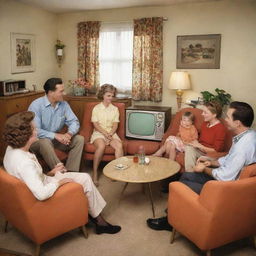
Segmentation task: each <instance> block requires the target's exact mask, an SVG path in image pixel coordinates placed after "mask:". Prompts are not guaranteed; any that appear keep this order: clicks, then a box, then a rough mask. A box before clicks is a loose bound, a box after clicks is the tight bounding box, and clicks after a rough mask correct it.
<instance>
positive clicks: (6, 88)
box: [0, 80, 29, 96]
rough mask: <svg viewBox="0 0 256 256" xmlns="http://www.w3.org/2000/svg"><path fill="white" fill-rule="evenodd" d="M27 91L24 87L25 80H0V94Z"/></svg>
mask: <svg viewBox="0 0 256 256" xmlns="http://www.w3.org/2000/svg"><path fill="white" fill-rule="evenodd" d="M26 92H29V90H28V89H26V81H25V80H5V81H0V96H8V95H13V94H16V93H26Z"/></svg>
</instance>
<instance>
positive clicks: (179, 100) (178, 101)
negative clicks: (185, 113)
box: [176, 89, 184, 109]
mask: <svg viewBox="0 0 256 256" xmlns="http://www.w3.org/2000/svg"><path fill="white" fill-rule="evenodd" d="M183 93H184V92H183V91H182V90H180V89H179V90H176V95H177V105H178V109H180V108H181V102H182V95H183Z"/></svg>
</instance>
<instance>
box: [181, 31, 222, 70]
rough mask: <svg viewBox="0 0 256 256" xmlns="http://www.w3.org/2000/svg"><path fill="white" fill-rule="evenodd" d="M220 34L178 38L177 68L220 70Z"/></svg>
mask: <svg viewBox="0 0 256 256" xmlns="http://www.w3.org/2000/svg"><path fill="white" fill-rule="evenodd" d="M220 41H221V35H220V34H211V35H187V36H177V62H176V68H182V69H184V68H186V69H196V68H197V69H210V68H212V69H218V68H220Z"/></svg>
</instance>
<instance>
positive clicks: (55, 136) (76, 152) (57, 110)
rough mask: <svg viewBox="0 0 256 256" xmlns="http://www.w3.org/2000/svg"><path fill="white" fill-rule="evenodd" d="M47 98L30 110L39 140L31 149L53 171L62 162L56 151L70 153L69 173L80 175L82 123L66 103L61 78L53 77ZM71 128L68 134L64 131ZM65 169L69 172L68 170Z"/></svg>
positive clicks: (46, 89) (47, 84)
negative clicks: (80, 130)
mask: <svg viewBox="0 0 256 256" xmlns="http://www.w3.org/2000/svg"><path fill="white" fill-rule="evenodd" d="M44 90H45V93H46V95H45V96H43V97H40V98H38V99H36V100H34V101H33V102H32V103H31V104H30V106H29V108H28V110H29V111H33V112H34V113H35V119H34V121H35V125H36V127H37V131H38V141H37V142H35V143H34V144H32V146H31V150H32V151H33V152H34V153H39V154H40V155H41V156H42V157H43V159H44V160H45V162H46V163H47V164H48V166H49V167H50V169H53V168H54V167H55V166H56V165H57V164H60V163H61V161H60V160H59V159H58V157H57V156H56V154H55V151H54V148H57V149H59V150H62V151H69V155H68V159H67V162H66V166H65V167H66V170H68V171H76V172H79V167H80V162H81V156H82V152H83V146H84V137H83V136H81V135H78V134H77V132H78V131H79V128H80V124H79V121H78V119H77V117H76V116H75V114H74V113H73V111H72V110H71V108H70V106H69V104H68V103H67V102H66V101H64V100H63V96H64V85H63V83H62V80H61V79H60V78H50V79H48V80H47V81H46V82H45V84H44ZM64 126H67V132H66V133H61V132H60V131H61V130H62V129H63V127H64ZM66 170H65V171H66Z"/></svg>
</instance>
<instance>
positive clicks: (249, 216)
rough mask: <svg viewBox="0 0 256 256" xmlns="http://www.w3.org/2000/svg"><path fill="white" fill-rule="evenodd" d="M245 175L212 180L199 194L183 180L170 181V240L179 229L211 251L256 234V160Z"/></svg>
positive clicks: (208, 253)
mask: <svg viewBox="0 0 256 256" xmlns="http://www.w3.org/2000/svg"><path fill="white" fill-rule="evenodd" d="M244 173H245V175H244ZM254 175H255V176H254ZM242 176H243V179H240V180H236V181H226V182H225V181H209V182H207V183H206V184H205V185H204V187H203V189H202V191H201V194H200V195H198V194H196V193H194V192H193V191H192V190H191V189H190V188H189V187H188V186H186V185H184V184H183V183H181V182H173V183H170V185H169V191H170V193H169V200H168V222H169V223H170V224H171V225H172V226H173V228H174V230H173V232H172V238H171V242H172V241H173V240H174V235H175V232H176V230H177V231H178V232H180V233H181V234H182V235H184V236H185V237H187V238H188V239H189V240H191V241H192V242H193V243H195V244H196V245H197V246H198V247H199V248H200V249H201V250H203V251H207V255H210V250H211V249H214V248H216V247H219V246H222V245H225V244H227V243H230V242H232V241H235V240H239V239H242V238H245V237H249V236H255V235H256V164H253V165H251V166H248V167H246V168H244V170H243V172H242V174H241V176H240V177H242ZM252 176H253V177H252ZM246 177H250V178H246Z"/></svg>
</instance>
